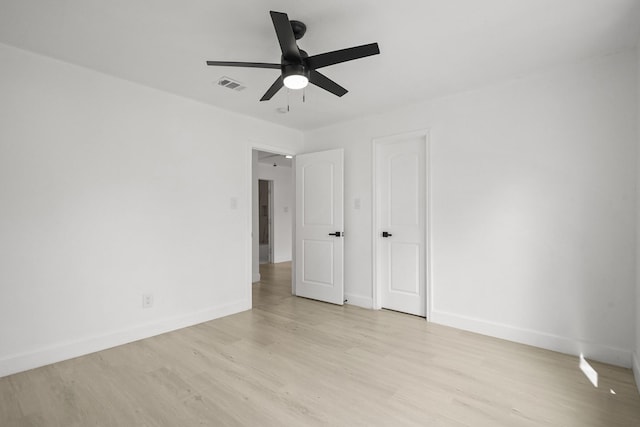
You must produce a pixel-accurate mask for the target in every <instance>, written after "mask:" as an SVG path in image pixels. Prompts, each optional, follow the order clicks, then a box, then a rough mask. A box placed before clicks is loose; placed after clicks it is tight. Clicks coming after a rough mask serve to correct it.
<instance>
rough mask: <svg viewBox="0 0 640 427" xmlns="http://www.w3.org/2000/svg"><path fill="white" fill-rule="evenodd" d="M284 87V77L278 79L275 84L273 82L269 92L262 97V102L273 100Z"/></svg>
mask: <svg viewBox="0 0 640 427" xmlns="http://www.w3.org/2000/svg"><path fill="white" fill-rule="evenodd" d="M282 86H284V80H283V78H282V76H280V77H278V78H277V79H276V81H275V82H273V84H272V85H271V87H270V88H269V89H268V90H267V92H266V93H265V94H264V95H262V98H260V101H268V100H270V99H271V98H273V95H275V94H276V93H277V92H278V91H279V90H280V89H282Z"/></svg>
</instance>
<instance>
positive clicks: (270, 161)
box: [258, 151, 293, 168]
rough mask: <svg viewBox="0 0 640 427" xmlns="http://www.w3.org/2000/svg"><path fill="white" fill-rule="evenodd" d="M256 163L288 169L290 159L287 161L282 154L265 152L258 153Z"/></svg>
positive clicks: (290, 163)
mask: <svg viewBox="0 0 640 427" xmlns="http://www.w3.org/2000/svg"><path fill="white" fill-rule="evenodd" d="M258 163H264V164H267V165H272V166H274V167H285V168H290V167H291V165H292V163H293V162H292V161H291V159H287V158H286V157H285V155H284V154H275V153H269V152H267V151H258Z"/></svg>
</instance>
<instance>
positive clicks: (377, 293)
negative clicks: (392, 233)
mask: <svg viewBox="0 0 640 427" xmlns="http://www.w3.org/2000/svg"><path fill="white" fill-rule="evenodd" d="M429 133H430V132H429V129H421V130H417V131H412V132H405V133H400V134H394V135H389V136H382V137H377V138H373V139H372V140H371V159H372V163H371V192H372V194H371V201H372V203H371V208H372V209H371V210H372V212H371V249H372V253H371V266H372V268H371V280H372V284H373V308H374V309H375V310H380V309H381V308H382V297H381V294H382V288H381V284H380V282H379V281H378V277H377V270H378V238H377V237H378V236H377V234H378V217H379V215H378V200H377V196H376V194H377V192H378V185H377V181H378V158H377V152H378V150H377V148H378V147H379V146H381V145H383V144H393V143H395V142H399V141H402V140H405V139H409V138H424V143H425V154H424V155H425V158H424V159H422V162H423V165H424V168H425V174H424V175H425V180H426V182H425V191H426V193H427V194H426V197H425V212H424V215H425V217H426V218H425V222H424V224H425V227H424V228H425V230H424V232H425V259H424V268H425V298H426V304H425V309H426V319H427V321H429V320H431V313H432V312H433V293H432V286H431V284H432V268H431V266H432V253H433V251H432V250H431V249H432V244H431V150H430V148H431V140H430V134H429Z"/></svg>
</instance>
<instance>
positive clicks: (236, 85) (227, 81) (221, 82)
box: [218, 76, 247, 92]
mask: <svg viewBox="0 0 640 427" xmlns="http://www.w3.org/2000/svg"><path fill="white" fill-rule="evenodd" d="M218 86H223V87H226V88H228V89H232V90H235V91H238V92H240V91H241V90H245V89H246V88H247V87H246V86H245V85H243V84H242V83H240V82H239V81H237V80H233V79H232V78H230V77H226V76H223V77H220V78H219V79H218Z"/></svg>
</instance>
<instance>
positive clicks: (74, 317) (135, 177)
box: [0, 45, 302, 376]
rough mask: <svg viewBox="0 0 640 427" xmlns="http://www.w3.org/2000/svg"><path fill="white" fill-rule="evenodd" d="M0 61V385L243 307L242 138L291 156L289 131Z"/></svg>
mask: <svg viewBox="0 0 640 427" xmlns="http://www.w3.org/2000/svg"><path fill="white" fill-rule="evenodd" d="M0 63H1V64H2V67H0V93H1V94H2V96H1V97H0V376H2V375H6V374H9V373H12V372H16V371H20V370H24V369H28V368H31V367H35V366H39V365H43V364H46V363H51V362H53V361H56V360H61V359H65V358H69V357H73V356H77V355H80V354H83V353H87V352H91V351H95V350H99V349H102V348H105V347H109V346H112V345H118V344H122V343H124V342H127V341H131V340H135V339H139V338H143V337H146V336H150V335H153V334H157V333H161V332H164V331H167V330H171V329H176V328H179V327H183V326H186V325H189V324H194V323H198V322H202V321H206V320H209V319H212V318H215V317H219V316H222V315H226V314H230V313H234V312H238V311H241V310H245V309H248V308H250V307H251V296H250V285H249V280H250V279H251V278H250V261H249V257H248V253H249V251H250V239H251V237H250V224H251V219H250V216H251V206H250V205H251V203H250V199H251V197H250V188H251V184H250V182H251V181H250V176H251V170H250V167H249V164H250V163H249V160H248V156H249V155H250V153H251V151H250V146H249V144H250V142H249V141H260V142H262V143H265V144H269V145H273V146H281V147H283V149H286V150H289V151H294V152H295V151H299V150H300V148H301V146H302V134H301V133H300V132H297V131H293V130H288V129H285V128H282V127H279V126H274V125H270V124H267V123H266V122H261V121H258V120H254V119H250V118H246V117H243V116H239V115H235V114H231V113H227V112H224V111H222V110H219V109H216V108H213V107H210V106H206V105H204V104H200V103H197V102H193V101H190V100H186V99H183V98H180V97H177V96H173V95H170V94H166V93H162V92H159V91H156V90H153V89H149V88H146V87H142V86H139V85H136V84H132V83H129V82H126V81H123V80H118V79H115V78H111V77H108V76H105V75H103V74H99V73H96V72H93V71H91V70H87V69H83V68H79V67H75V66H72V65H69V64H66V63H63V62H59V61H55V60H52V59H49V58H46V57H43V56H38V55H34V54H31V53H27V52H25V51H21V50H17V49H14V48H10V47H7V46H3V45H0ZM203 90H207V88H206V82H205V86H203ZM220 152H224V153H225V155H224V156H221V155H220ZM232 199H234V200H235V202H237V207H236V208H232ZM144 293H153V295H154V297H155V304H154V307H152V308H149V309H143V308H142V295H143V294H144Z"/></svg>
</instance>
